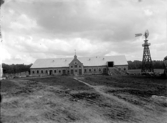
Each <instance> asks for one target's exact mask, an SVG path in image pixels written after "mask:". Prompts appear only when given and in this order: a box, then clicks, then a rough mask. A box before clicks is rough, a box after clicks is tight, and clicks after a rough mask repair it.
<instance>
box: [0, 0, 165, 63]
mask: <svg viewBox="0 0 167 123" xmlns="http://www.w3.org/2000/svg"><path fill="white" fill-rule="evenodd" d="M166 5H167V0H6V1H5V3H4V4H3V6H2V7H1V17H2V19H1V26H2V39H3V41H2V42H0V58H1V60H2V61H3V63H7V64H20V63H24V64H30V63H33V62H34V61H35V60H36V59H38V58H56V57H73V55H74V50H75V49H76V51H77V55H78V56H102V55H125V56H126V58H127V60H142V53H143V47H142V43H143V40H144V37H135V34H136V33H144V32H145V30H146V29H148V30H149V33H150V35H149V37H148V39H149V42H150V43H151V47H150V50H151V56H152V59H154V60H162V59H163V58H164V57H165V56H166V55H167V37H166V35H167V32H166V29H167V9H166V8H167V7H166Z"/></svg>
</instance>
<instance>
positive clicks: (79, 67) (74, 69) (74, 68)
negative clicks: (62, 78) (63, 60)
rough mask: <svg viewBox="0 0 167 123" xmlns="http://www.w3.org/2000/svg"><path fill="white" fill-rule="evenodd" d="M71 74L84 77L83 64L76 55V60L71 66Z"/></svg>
mask: <svg viewBox="0 0 167 123" xmlns="http://www.w3.org/2000/svg"><path fill="white" fill-rule="evenodd" d="M69 69H70V74H73V75H82V74H83V63H81V62H80V61H79V60H78V59H77V56H76V55H74V59H73V60H72V61H71V62H70V64H69Z"/></svg>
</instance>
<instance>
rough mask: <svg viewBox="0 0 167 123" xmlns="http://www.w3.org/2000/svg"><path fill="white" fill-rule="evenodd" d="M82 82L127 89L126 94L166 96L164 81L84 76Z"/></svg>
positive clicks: (142, 78) (136, 77) (166, 86)
mask: <svg viewBox="0 0 167 123" xmlns="http://www.w3.org/2000/svg"><path fill="white" fill-rule="evenodd" d="M82 79H83V81H86V82H87V83H89V84H91V85H106V86H108V87H117V88H122V89H124V88H128V89H129V90H126V91H128V93H130V94H133V95H137V96H142V97H150V96H151V95H161V96H167V82H166V80H164V79H158V78H147V77H143V76H114V77H113V76H100V75H98V76H85V78H82Z"/></svg>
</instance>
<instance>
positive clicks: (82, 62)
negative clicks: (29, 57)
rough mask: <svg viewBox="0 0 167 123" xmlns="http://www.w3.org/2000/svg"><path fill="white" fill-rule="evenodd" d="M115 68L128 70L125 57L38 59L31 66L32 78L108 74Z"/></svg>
mask: <svg viewBox="0 0 167 123" xmlns="http://www.w3.org/2000/svg"><path fill="white" fill-rule="evenodd" d="M113 67H117V68H118V69H120V70H127V69H128V63H127V60H126V58H125V56H124V55H121V56H100V57H99V56H96V57H77V56H76V55H74V58H50V59H37V60H36V61H35V63H34V64H33V65H32V66H31V70H30V71H31V75H32V76H45V75H63V74H64V75H83V74H106V73H107V72H108V71H109V70H110V69H112V68H113Z"/></svg>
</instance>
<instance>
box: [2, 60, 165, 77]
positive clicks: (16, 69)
mask: <svg viewBox="0 0 167 123" xmlns="http://www.w3.org/2000/svg"><path fill="white" fill-rule="evenodd" d="M31 66H32V64H29V65H24V64H12V65H8V64H4V63H3V64H2V68H3V73H4V74H5V73H9V74H10V73H20V72H26V71H30V67H31ZM141 67H142V61H138V60H135V61H128V68H129V69H141ZM153 67H154V69H164V64H163V61H160V60H156V61H155V60H154V61H153Z"/></svg>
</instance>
